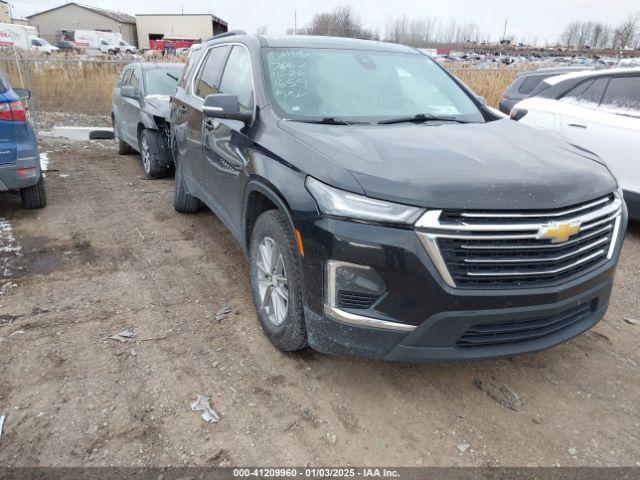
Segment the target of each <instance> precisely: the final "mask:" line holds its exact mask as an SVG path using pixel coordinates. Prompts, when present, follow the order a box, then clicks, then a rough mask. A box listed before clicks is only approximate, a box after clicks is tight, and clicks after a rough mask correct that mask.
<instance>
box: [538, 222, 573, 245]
mask: <svg viewBox="0 0 640 480" xmlns="http://www.w3.org/2000/svg"><path fill="white" fill-rule="evenodd" d="M579 231H580V222H571V223H558V222H551V223H550V224H548V225H543V226H542V227H540V230H539V231H538V239H540V240H551V243H564V242H566V241H568V240H569V237H571V236H573V235H575V234H576V233H578V232H579Z"/></svg>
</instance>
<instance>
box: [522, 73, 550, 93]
mask: <svg viewBox="0 0 640 480" xmlns="http://www.w3.org/2000/svg"><path fill="white" fill-rule="evenodd" d="M545 78H547V76H546V75H532V76H530V77H527V78H525V79H524V81H523V82H522V83H521V84H520V87H518V93H521V94H523V95H529V94H530V93H531V92H533V90H534V89H535V88H536V87H537V86H538V85H539V84H540V82H541V81H542V80H544V79H545Z"/></svg>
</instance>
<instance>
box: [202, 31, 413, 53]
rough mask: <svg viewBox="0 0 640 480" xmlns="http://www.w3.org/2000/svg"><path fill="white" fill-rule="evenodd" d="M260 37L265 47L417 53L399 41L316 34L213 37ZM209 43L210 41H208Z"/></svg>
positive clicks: (232, 38) (216, 40) (227, 38)
mask: <svg viewBox="0 0 640 480" xmlns="http://www.w3.org/2000/svg"><path fill="white" fill-rule="evenodd" d="M252 37H253V38H258V39H259V41H260V44H261V45H262V46H264V47H275V48H334V49H344V50H375V51H381V52H396V53H417V51H416V50H415V49H414V48H411V47H407V46H405V45H399V44H397V43H387V42H377V41H373V40H360V39H357V38H343V37H321V36H315V35H286V36H281V37H271V36H262V35H233V36H225V37H223V38H219V39H217V38H212V39H211V40H210V42H212V43H222V42H225V41H233V40H236V41H242V40H243V39H248V38H252ZM207 43H209V41H207Z"/></svg>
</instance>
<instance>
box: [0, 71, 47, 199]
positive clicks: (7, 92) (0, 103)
mask: <svg viewBox="0 0 640 480" xmlns="http://www.w3.org/2000/svg"><path fill="white" fill-rule="evenodd" d="M30 96H31V92H30V91H29V90H26V89H23V88H16V89H13V88H12V87H11V84H10V83H9V81H8V80H7V77H6V75H5V74H4V73H3V72H0V192H19V193H20V197H21V199H22V205H23V206H24V207H25V208H42V207H44V206H45V205H46V204H47V197H46V194H45V188H44V177H43V175H42V170H41V168H40V155H39V153H38V141H37V138H36V135H35V132H34V131H33V127H32V126H31V125H30V124H29V122H28V121H27V110H26V108H25V104H24V102H23V101H24V100H27V99H28V98H29V97H30Z"/></svg>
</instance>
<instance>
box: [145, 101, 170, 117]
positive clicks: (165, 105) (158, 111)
mask: <svg viewBox="0 0 640 480" xmlns="http://www.w3.org/2000/svg"><path fill="white" fill-rule="evenodd" d="M170 102H171V99H170V97H169V95H147V96H146V97H144V103H145V106H146V108H145V110H146V111H147V113H149V114H150V115H155V116H156V117H162V118H164V119H166V120H168V119H169V114H170V110H171V104H170Z"/></svg>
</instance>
